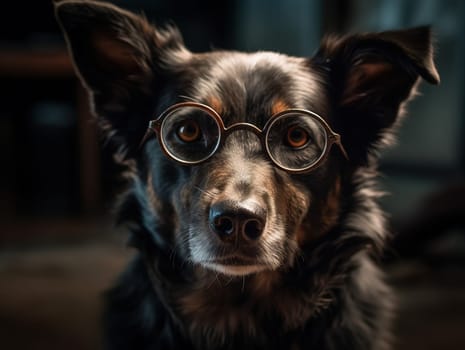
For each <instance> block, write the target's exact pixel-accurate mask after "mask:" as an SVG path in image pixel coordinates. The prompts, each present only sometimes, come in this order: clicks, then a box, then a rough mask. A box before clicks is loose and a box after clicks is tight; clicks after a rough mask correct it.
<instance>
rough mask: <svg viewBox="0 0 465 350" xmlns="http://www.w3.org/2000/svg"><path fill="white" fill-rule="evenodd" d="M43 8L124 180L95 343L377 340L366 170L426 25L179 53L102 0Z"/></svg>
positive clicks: (175, 36)
mask: <svg viewBox="0 0 465 350" xmlns="http://www.w3.org/2000/svg"><path fill="white" fill-rule="evenodd" d="M56 14H57V17H58V20H59V22H60V24H61V26H62V28H63V31H64V32H65V35H66V38H67V41H68V44H69V48H70V50H71V53H72V56H73V59H74V62H75V64H76V68H77V71H78V73H79V75H80V77H81V78H82V81H83V83H84V84H85V85H86V86H87V87H88V89H89V92H90V94H91V98H92V102H93V106H92V107H93V109H94V112H95V115H96V116H98V120H99V122H100V125H101V126H102V129H103V130H105V131H106V132H107V135H108V136H109V137H111V138H112V139H113V140H114V141H115V142H116V144H118V145H120V151H121V153H122V154H123V155H124V157H120V158H122V161H123V162H124V164H125V165H126V166H127V169H128V172H129V175H130V176H129V177H130V180H131V186H130V189H129V190H128V191H127V193H126V194H125V196H124V197H123V200H122V202H121V206H120V220H121V221H122V222H125V223H129V224H130V225H129V226H130V228H131V231H132V232H131V235H132V240H131V242H132V244H133V245H134V246H135V247H137V248H138V250H139V251H140V254H139V256H138V258H136V259H135V260H134V262H133V263H132V265H131V266H130V267H129V269H128V270H127V272H126V273H125V274H124V275H123V276H122V278H121V280H120V281H119V283H118V285H117V286H116V287H115V288H114V289H113V290H112V291H111V292H109V293H108V295H107V296H108V299H107V303H108V304H107V312H106V332H107V342H108V344H107V346H108V348H111V349H318V350H324V349H346V350H347V349H357V350H360V349H388V348H389V341H390V334H389V327H390V326H389V324H390V319H391V307H392V303H391V300H392V296H391V291H390V290H389V288H388V287H387V286H386V285H385V283H384V281H383V274H382V273H381V272H380V270H379V268H378V267H377V264H376V260H377V257H379V256H380V254H381V253H382V251H383V246H384V242H385V239H386V232H385V228H384V219H383V213H382V212H381V211H380V209H379V207H378V206H377V204H376V200H377V197H378V193H377V191H376V190H375V189H374V184H373V178H374V175H375V172H376V171H375V167H376V161H377V151H378V150H379V148H380V147H381V146H382V145H383V144H386V143H388V142H390V140H391V130H392V128H393V126H395V125H396V124H397V122H398V120H399V115H400V114H401V112H402V108H403V105H404V102H405V101H406V100H408V98H409V97H410V96H411V95H412V91H414V90H415V87H416V84H417V82H418V80H419V77H422V78H424V79H425V80H427V81H428V82H430V83H434V84H436V83H438V82H439V76H438V73H437V72H436V69H435V67H434V64H433V60H432V56H433V53H432V48H431V38H430V30H429V29H428V28H426V27H421V28H415V29H410V30H404V31H390V32H382V33H369V34H360V35H350V36H346V37H341V38H336V37H327V38H326V39H325V40H324V41H323V43H322V45H321V48H320V49H319V51H318V52H317V54H316V55H315V56H314V57H311V58H296V57H289V56H286V55H282V54H277V53H271V52H259V53H251V54H248V53H240V52H224V51H216V52H211V53H202V54H194V53H191V52H190V51H188V50H187V49H186V48H185V47H184V45H183V42H182V39H181V36H180V34H179V32H178V31H177V30H176V29H175V28H173V27H167V28H165V29H160V28H154V27H153V26H151V25H150V24H149V23H148V22H147V21H146V20H145V19H144V18H142V17H140V16H137V15H134V14H131V13H129V12H126V11H123V10H121V9H118V8H116V7H114V6H112V5H107V4H102V3H98V2H83V1H65V2H62V3H60V4H58V5H57V8H56ZM147 128H148V130H147ZM144 135H145V136H144ZM141 141H142V142H141Z"/></svg>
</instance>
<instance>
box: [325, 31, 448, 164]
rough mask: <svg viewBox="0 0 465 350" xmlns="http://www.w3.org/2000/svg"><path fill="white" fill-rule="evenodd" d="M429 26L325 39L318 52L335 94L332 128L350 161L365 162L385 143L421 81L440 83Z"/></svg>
mask: <svg viewBox="0 0 465 350" xmlns="http://www.w3.org/2000/svg"><path fill="white" fill-rule="evenodd" d="M431 41H432V39H431V31H430V28H429V27H418V28H413V29H409V30H400V31H387V32H381V33H368V34H358V35H351V36H346V37H343V38H335V37H327V38H325V39H324V40H323V43H322V46H321V48H320V50H319V52H318V53H317V56H316V57H317V61H320V62H321V61H323V62H325V64H326V65H327V67H326V69H327V70H328V71H329V79H330V81H331V82H330V84H331V86H332V88H333V91H334V93H335V95H336V98H335V100H336V101H335V103H336V117H335V119H336V120H335V124H336V125H337V128H338V129H339V131H340V133H341V135H342V138H343V140H342V141H343V143H344V145H345V146H346V148H347V151H348V153H349V157H350V158H351V159H352V160H354V161H357V162H360V163H365V162H366V161H367V159H368V155H369V154H370V153H373V151H376V150H377V146H379V145H380V144H382V143H383V142H385V141H387V139H388V138H389V137H388V136H389V135H390V133H389V131H390V129H391V127H392V126H393V125H394V124H395V123H396V121H397V120H398V117H399V114H400V113H401V111H402V106H403V103H404V102H405V101H407V100H408V98H409V97H410V96H411V95H412V92H413V91H414V89H415V86H416V83H417V80H418V78H419V77H422V78H423V79H424V80H426V81H427V82H429V83H432V84H438V83H439V74H438V72H437V71H436V68H435V66H434V62H433V48H432V43H431Z"/></svg>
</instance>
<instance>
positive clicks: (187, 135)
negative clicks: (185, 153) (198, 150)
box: [176, 120, 201, 142]
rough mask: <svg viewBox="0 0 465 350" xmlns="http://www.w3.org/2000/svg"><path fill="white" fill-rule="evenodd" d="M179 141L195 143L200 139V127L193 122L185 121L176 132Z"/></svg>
mask: <svg viewBox="0 0 465 350" xmlns="http://www.w3.org/2000/svg"><path fill="white" fill-rule="evenodd" d="M176 134H177V135H178V137H179V139H180V140H181V141H183V142H195V141H197V140H198V139H199V138H200V134H201V132H200V127H199V124H197V123H196V122H195V121H193V120H185V121H184V122H183V123H182V124H181V125H179V126H178V129H177V131H176Z"/></svg>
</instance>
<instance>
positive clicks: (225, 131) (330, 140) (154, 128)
mask: <svg viewBox="0 0 465 350" xmlns="http://www.w3.org/2000/svg"><path fill="white" fill-rule="evenodd" d="M185 107H192V108H197V109H200V110H202V111H204V112H206V113H207V114H208V115H209V116H210V117H212V118H213V119H214V120H215V122H216V124H217V125H218V129H219V132H220V133H219V140H218V141H217V142H216V145H215V147H214V148H213V149H212V151H211V152H210V153H209V154H208V155H207V156H206V157H204V158H202V159H200V160H196V161H189V160H185V159H182V158H179V157H177V156H176V155H175V154H173V153H172V152H170V151H169V150H168V148H167V147H166V145H165V143H164V141H163V137H162V135H161V132H162V127H163V123H164V121H165V120H166V117H168V116H169V115H171V114H172V113H173V112H174V111H175V110H177V109H179V108H185ZM292 113H299V114H304V115H308V116H310V117H312V118H314V119H315V120H317V121H318V122H319V123H320V124H321V125H322V126H323V128H324V130H325V132H326V134H325V135H326V143H325V148H324V150H323V152H322V153H321V155H320V156H319V158H318V159H317V160H316V161H315V162H313V163H311V164H310V165H309V166H306V167H304V168H301V169H293V168H289V167H286V166H283V165H281V164H280V163H279V162H278V161H277V160H276V159H274V158H273V156H272V154H271V151H270V149H269V146H268V142H267V140H268V135H269V131H270V129H271V127H272V126H273V125H274V123H275V122H276V121H277V120H279V119H280V118H281V117H283V116H285V115H287V114H292ZM237 130H248V131H251V132H253V133H254V134H255V135H257V137H258V138H259V139H260V142H261V145H262V148H263V149H264V150H266V152H265V153H266V154H267V156H268V158H269V159H270V160H271V161H272V163H273V164H274V165H275V166H277V167H278V168H279V169H282V170H285V171H287V172H289V173H292V174H301V173H306V172H310V171H312V170H314V169H316V168H317V167H318V166H320V165H321V164H322V163H323V162H324V161H325V160H326V158H327V157H328V154H329V152H330V150H331V148H332V146H333V145H334V144H337V145H338V146H339V148H340V150H341V152H342V154H343V155H344V157H345V158H346V159H349V157H348V155H347V152H346V150H345V149H344V146H343V145H342V143H341V136H340V135H339V134H337V133H336V132H334V131H333V130H332V129H331V127H330V126H329V125H328V123H327V122H326V121H325V120H324V119H323V118H322V117H320V116H319V115H318V114H316V113H314V112H312V111H309V110H306V109H298V108H294V109H287V110H284V111H281V112H278V113H276V114H274V115H272V116H271V117H270V118H269V119H268V121H267V122H266V123H265V126H264V127H263V128H262V129H260V128H259V127H257V126H256V125H254V124H251V123H235V124H233V125H231V126H229V127H226V126H225V125H224V122H223V119H222V118H221V116H220V115H219V114H218V113H217V112H216V111H215V110H214V109H213V108H211V107H210V106H207V105H205V104H202V103H198V102H181V103H177V104H174V105H172V106H170V107H169V108H167V109H166V110H165V111H163V112H162V113H161V114H160V116H159V117H158V118H156V119H154V120H151V121H150V122H149V127H148V129H147V132H146V133H145V135H144V137H143V139H142V141H141V143H140V145H139V147H140V148H142V146H143V145H144V144H145V142H146V141H147V140H148V139H149V138H150V136H151V134H152V133H155V134H156V135H157V138H158V142H159V144H160V147H161V149H162V150H163V152H164V153H165V154H166V155H167V156H168V157H169V158H171V159H173V160H175V161H177V162H178V163H181V164H183V165H198V164H201V163H204V162H206V161H207V160H209V159H210V158H211V157H212V156H213V155H214V154H215V153H216V152H217V151H218V149H219V148H220V147H221V146H222V145H223V144H224V142H225V140H226V138H227V137H228V136H229V135H230V134H231V133H232V132H234V131H237Z"/></svg>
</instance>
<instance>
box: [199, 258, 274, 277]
mask: <svg viewBox="0 0 465 350" xmlns="http://www.w3.org/2000/svg"><path fill="white" fill-rule="evenodd" d="M201 265H202V266H203V267H204V268H206V269H208V270H211V271H214V272H217V273H218V272H219V273H221V274H223V275H227V276H234V277H241V276H247V275H252V274H255V273H258V272H261V271H264V270H266V269H267V267H266V266H265V265H233V264H231V265H229V264H224V263H216V262H207V263H203V264H201Z"/></svg>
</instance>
